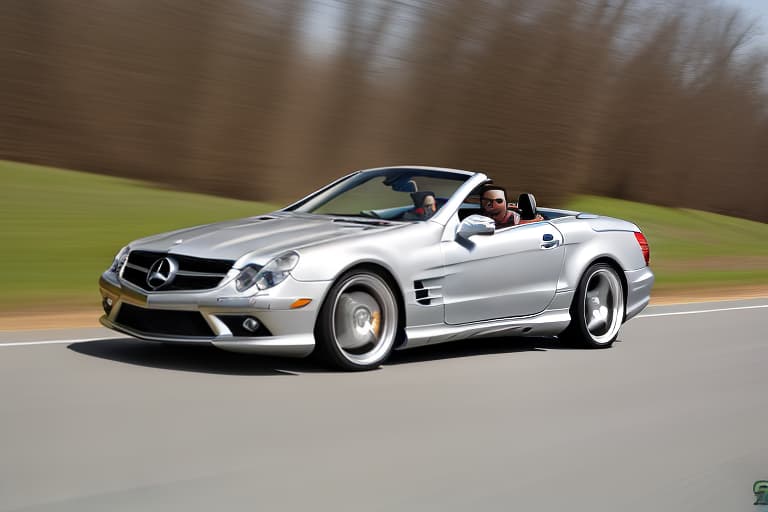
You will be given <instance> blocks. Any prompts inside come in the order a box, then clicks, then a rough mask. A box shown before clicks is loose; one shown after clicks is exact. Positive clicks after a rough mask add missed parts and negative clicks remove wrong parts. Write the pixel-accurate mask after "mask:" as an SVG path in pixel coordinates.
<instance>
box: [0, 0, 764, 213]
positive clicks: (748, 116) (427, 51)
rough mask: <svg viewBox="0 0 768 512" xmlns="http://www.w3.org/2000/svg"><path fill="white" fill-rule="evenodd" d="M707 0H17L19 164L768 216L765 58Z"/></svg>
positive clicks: (11, 97)
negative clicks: (455, 189) (462, 189)
mask: <svg viewBox="0 0 768 512" xmlns="http://www.w3.org/2000/svg"><path fill="white" fill-rule="evenodd" d="M758 30H759V29H758V27H757V25H756V24H755V23H753V22H751V21H750V19H749V17H748V16H746V15H745V13H743V12H741V11H738V10H735V9H728V8H724V7H722V6H721V5H719V4H714V3H709V2H706V1H702V0H696V1H693V0H688V1H686V0H679V1H672V2H657V1H653V0H591V1H589V0H580V1H577V0H506V1H505V0H440V1H434V0H337V1H332V0H326V1H322V2H321V1H312V0H195V1H191V0H91V1H82V0H69V1H63V0H3V1H2V2H0V158H3V159H11V160H19V161H26V162H33V163H40V164H47V165H54V166H60V167H69V168H75V169H82V170H88V171H92V172H100V173H108V174H113V175H119V176H128V177H134V178H140V179H147V180H153V181H156V182H161V183H166V184H168V185H170V186H174V187H181V188H185V189H190V190H198V191H205V192H213V193H217V194H225V195H230V196H236V197H243V198H250V199H262V200H270V201H275V200H280V201H286V200H290V199H295V198H298V197H299V196H301V195H303V194H304V193H306V192H308V191H310V190H312V189H314V188H315V187H317V186H318V185H320V184H322V183H325V182H327V181H328V180H329V179H330V178H332V177H337V176H339V175H341V174H344V173H346V172H347V171H350V170H353V169H357V168H364V167H373V166H379V165H390V164H426V165H438V166H448V167H458V168H465V169H480V170H484V171H486V172H488V173H489V174H490V175H491V176H493V177H494V178H495V181H496V182H497V183H501V184H505V185H507V187H508V188H509V189H511V190H512V191H515V192H521V191H531V192H534V193H535V194H536V195H537V197H539V201H540V202H546V203H548V204H554V203H556V202H558V201H560V200H562V199H563V197H564V196H565V195H566V194H567V193H571V192H585V193H593V194H601V195H609V196H614V197H619V198H626V199H633V200H640V201H646V202H652V203H657V204H666V205H675V206H678V205H679V206H686V207H693V208H701V209H706V210H711V211H717V212H721V213H727V214H731V215H738V216H743V217H749V218H753V219H757V220H761V221H766V220H768V197H766V195H767V193H768V186H767V185H768V183H767V178H766V171H765V167H766V165H767V164H768V115H767V114H768V111H767V109H766V106H768V102H767V101H766V98H768V93H767V92H766V80H765V78H766V63H767V62H768V57H767V56H768V50H766V49H765V48H760V47H759V46H758V45H755V44H752V43H751V41H752V38H753V36H754V35H755V34H756V33H757V32H758Z"/></svg>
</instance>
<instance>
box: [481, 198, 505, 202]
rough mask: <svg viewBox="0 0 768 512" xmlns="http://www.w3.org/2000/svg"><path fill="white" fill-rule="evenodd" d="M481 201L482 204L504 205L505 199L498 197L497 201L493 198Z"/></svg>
mask: <svg viewBox="0 0 768 512" xmlns="http://www.w3.org/2000/svg"><path fill="white" fill-rule="evenodd" d="M480 200H481V201H482V202H484V203H486V204H493V203H496V204H503V203H504V199H502V198H501V197H497V198H495V199H493V198H492V199H488V198H485V197H484V198H482V199H480Z"/></svg>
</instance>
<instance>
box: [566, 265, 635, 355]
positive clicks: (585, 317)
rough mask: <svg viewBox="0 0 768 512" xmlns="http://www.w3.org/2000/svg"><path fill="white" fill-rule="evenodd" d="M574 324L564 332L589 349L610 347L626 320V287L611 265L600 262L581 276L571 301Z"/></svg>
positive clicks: (571, 339) (567, 336)
mask: <svg viewBox="0 0 768 512" xmlns="http://www.w3.org/2000/svg"><path fill="white" fill-rule="evenodd" d="M570 313H571V323H570V324H569V325H568V328H567V329H566V330H565V331H564V332H563V333H562V334H561V335H560V337H561V338H565V339H567V340H570V341H573V342H575V343H577V344H578V345H581V346H584V347H587V348H606V347H610V346H611V345H612V344H613V342H614V341H615V340H616V338H617V337H618V335H619V329H620V328H621V322H622V321H623V319H624V289H623V287H622V285H621V279H619V275H618V274H617V273H616V270H614V269H613V267H611V266H610V265H608V264H605V263H596V264H594V265H592V266H591V267H589V268H588V269H587V271H586V272H585V273H584V275H583V276H582V278H581V281H580V282H579V286H578V287H577V288H576V294H575V296H574V298H573V303H572V304H571V310H570Z"/></svg>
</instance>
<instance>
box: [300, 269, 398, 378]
mask: <svg viewBox="0 0 768 512" xmlns="http://www.w3.org/2000/svg"><path fill="white" fill-rule="evenodd" d="M397 317H398V309H397V300H396V299H395V295H394V293H392V289H391V288H390V286H389V285H388V284H387V282H386V280H385V279H384V278H383V277H382V276H380V275H379V274H377V273H375V272H370V271H367V270H353V271H350V272H348V273H346V274H344V275H343V276H342V277H341V278H340V279H339V280H338V281H337V282H336V283H335V284H334V285H333V287H332V288H331V290H330V292H329V293H328V297H327V298H326V300H325V302H324V303H323V306H322V308H321V309H320V314H319V317H318V322H317V327H316V329H315V338H316V340H317V350H316V351H317V354H318V355H319V356H320V357H321V358H322V359H323V360H325V362H327V363H329V364H331V365H332V366H335V367H337V368H342V369H344V370H370V369H373V368H376V367H378V366H379V365H380V364H381V363H382V362H384V360H385V359H386V358H387V356H389V353H390V352H391V351H392V347H393V345H394V343H395V339H396V335H397Z"/></svg>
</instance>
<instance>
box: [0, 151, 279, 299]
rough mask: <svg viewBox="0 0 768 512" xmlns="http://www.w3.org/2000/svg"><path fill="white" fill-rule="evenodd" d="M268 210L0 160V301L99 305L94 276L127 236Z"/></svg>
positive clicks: (247, 203) (129, 237)
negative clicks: (0, 284)
mask: <svg viewBox="0 0 768 512" xmlns="http://www.w3.org/2000/svg"><path fill="white" fill-rule="evenodd" d="M273 209H275V207H274V206H273V205H267V204H262V203H251V202H247V201H235V200H230V199H224V198H220V197H212V196H206V195H201V194H191V193H184V192H173V191H169V190H163V189H158V188H156V187H153V186H152V185H150V184H146V183H141V182H138V181H132V180H126V179H119V178H112V177H107V176H101V175H95V174H87V173H80V172H73V171H63V170H59V169H50V168H45V167H38V166H32V165H24V164H18V163H11V162H3V161H0V283H2V286H1V287H0V308H2V309H11V308H12V309H16V308H28V307H32V306H34V305H38V304H42V305H45V304H49V303H52V302H55V303H61V304H71V305H72V306H82V305H84V304H98V302H99V295H98V286H97V281H98V277H99V275H101V272H102V271H103V270H104V269H105V268H107V267H108V266H109V265H110V263H111V262H112V258H113V257H114V254H115V253H116V252H117V251H118V250H119V249H120V248H121V247H122V246H123V245H125V244H126V243H127V242H129V241H130V240H133V239H135V238H140V237H143V236H147V235H151V234H154V233H159V232H163V231H169V230H173V229H178V228H182V227H187V226H193V225H196V224H205V223H209V222H215V221H218V220H225V219H231V218H238V217H247V216H250V215H257V214H259V213H264V212H267V211H271V210H273Z"/></svg>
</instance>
